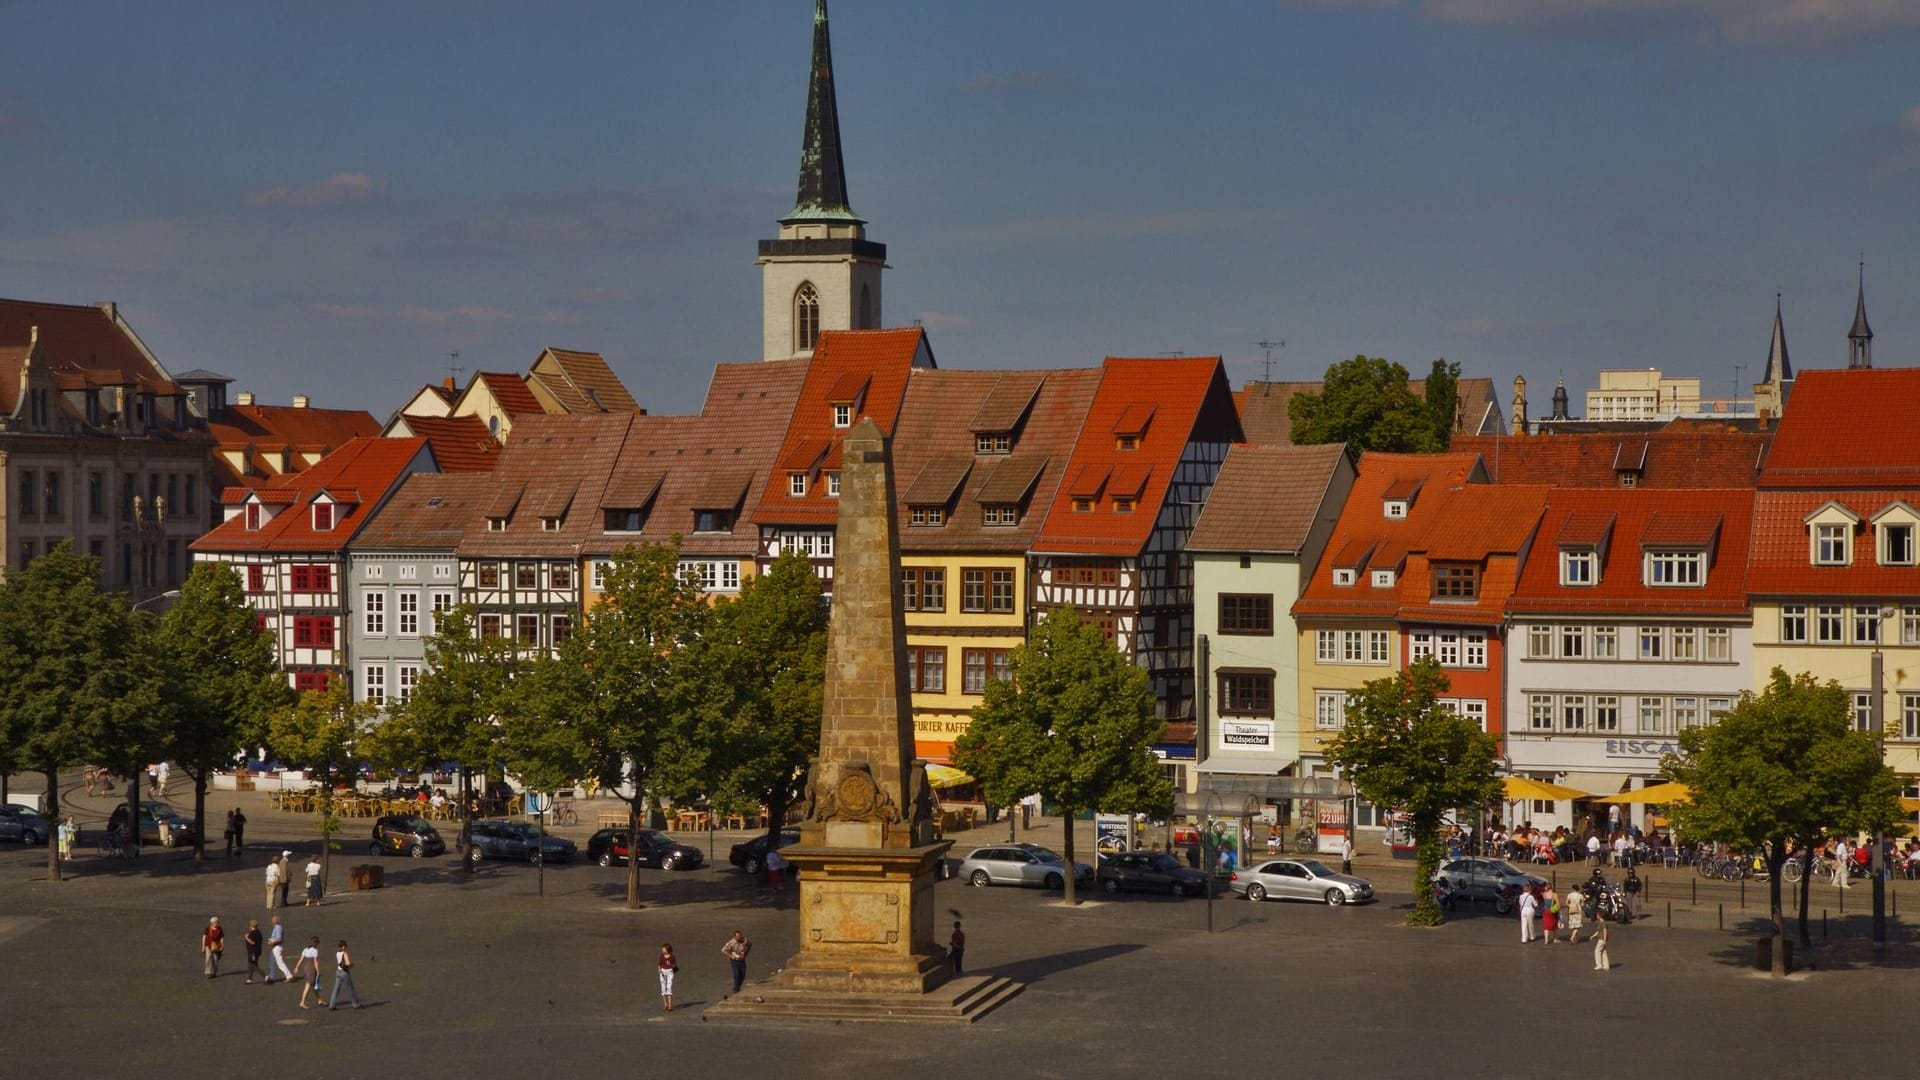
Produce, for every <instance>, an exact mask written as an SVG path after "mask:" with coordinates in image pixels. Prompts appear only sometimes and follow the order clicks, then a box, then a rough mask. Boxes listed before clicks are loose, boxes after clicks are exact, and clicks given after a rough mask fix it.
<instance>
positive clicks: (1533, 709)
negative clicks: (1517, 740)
mask: <svg viewBox="0 0 1920 1080" xmlns="http://www.w3.org/2000/svg"><path fill="white" fill-rule="evenodd" d="M1527 730H1529V731H1552V730H1553V695H1552V694H1528V695H1527Z"/></svg>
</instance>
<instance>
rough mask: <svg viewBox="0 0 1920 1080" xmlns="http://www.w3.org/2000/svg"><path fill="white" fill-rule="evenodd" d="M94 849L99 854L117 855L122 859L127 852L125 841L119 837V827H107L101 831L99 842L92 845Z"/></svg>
mask: <svg viewBox="0 0 1920 1080" xmlns="http://www.w3.org/2000/svg"><path fill="white" fill-rule="evenodd" d="M94 850H96V851H97V852H99V853H100V854H101V855H118V856H120V857H121V858H123V859H124V858H126V857H127V856H128V854H129V852H128V849H127V845H126V841H124V840H122V839H121V837H120V830H119V829H108V830H107V831H106V832H105V833H102V834H101V836H100V842H99V843H98V844H96V845H94Z"/></svg>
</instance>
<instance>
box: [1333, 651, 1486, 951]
mask: <svg viewBox="0 0 1920 1080" xmlns="http://www.w3.org/2000/svg"><path fill="white" fill-rule="evenodd" d="M1448 687H1449V683H1448V682H1447V677H1446V675H1444V674H1442V673H1441V670H1440V665H1439V664H1438V663H1437V662H1435V661H1434V659H1433V658H1432V657H1424V658H1422V659H1420V660H1417V661H1415V662H1414V664H1413V666H1412V667H1409V668H1408V669H1406V670H1405V671H1401V672H1398V673H1396V674H1393V675H1388V676H1386V677H1384V678H1379V679H1374V680H1372V681H1371V682H1367V683H1364V684H1362V685H1361V687H1360V688H1359V689H1358V690H1355V691H1353V692H1352V693H1350V694H1349V695H1348V696H1347V723H1346V726H1345V727H1344V728H1342V729H1341V730H1340V733H1339V734H1338V735H1335V736H1334V738H1333V741H1332V742H1330V743H1328V744H1327V748H1326V755H1327V760H1328V761H1331V762H1333V763H1334V764H1336V765H1338V766H1339V767H1340V770H1341V773H1342V774H1343V775H1345V776H1346V777H1347V779H1349V780H1350V781H1352V783H1353V786H1354V790H1356V791H1358V792H1359V793H1360V794H1361V796H1363V797H1364V798H1365V799H1366V800H1367V801H1368V802H1371V803H1373V804H1374V805H1375V806H1379V807H1383V808H1386V809H1391V810H1395V811H1398V812H1400V813H1403V814H1406V815H1407V817H1408V819H1409V821H1410V824H1411V830H1410V831H1411V832H1412V834H1413V838H1414V843H1415V845H1416V846H1417V848H1418V867H1417V869H1416V870H1415V872H1414V881H1415V882H1416V883H1417V884H1419V885H1422V886H1423V885H1424V883H1425V882H1427V881H1428V880H1429V879H1431V878H1432V877H1433V872H1434V869H1435V868H1436V867H1438V866H1439V863H1440V826H1441V823H1442V822H1443V821H1444V820H1445V818H1446V815H1447V813H1448V812H1449V811H1452V810H1455V809H1462V808H1468V807H1479V806H1486V805H1488V804H1490V803H1492V802H1494V801H1495V800H1496V799H1498V798H1499V793H1500V781H1499V777H1498V775H1497V774H1496V773H1495V771H1494V760H1495V758H1496V757H1497V756H1498V754H1499V746H1500V744H1499V741H1498V740H1497V739H1495V738H1494V737H1493V736H1492V735H1489V734H1487V733H1486V732H1484V731H1481V730H1480V725H1479V724H1476V723H1474V722H1473V721H1471V720H1468V719H1466V718H1465V717H1462V716H1461V715H1459V714H1458V713H1457V712H1455V711H1454V710H1453V709H1452V707H1450V706H1447V705H1442V704H1441V703H1440V698H1441V697H1442V696H1443V695H1445V694H1446V692H1447V690H1448ZM1413 895H1414V904H1413V911H1412V912H1411V913H1410V914H1408V916H1407V922H1408V923H1409V924H1412V925H1416V926H1431V925H1433V924H1435V923H1437V922H1439V921H1440V908H1439V905H1438V904H1436V903H1435V902H1434V898H1433V893H1432V891H1431V890H1429V889H1427V888H1424V887H1417V888H1415V889H1414V894H1413Z"/></svg>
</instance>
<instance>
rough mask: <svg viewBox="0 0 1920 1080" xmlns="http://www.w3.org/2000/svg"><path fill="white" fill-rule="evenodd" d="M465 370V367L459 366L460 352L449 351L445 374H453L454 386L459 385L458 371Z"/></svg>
mask: <svg viewBox="0 0 1920 1080" xmlns="http://www.w3.org/2000/svg"><path fill="white" fill-rule="evenodd" d="M465 370H467V369H466V368H463V367H461V366H460V354H459V353H458V352H450V353H448V354H447V374H449V375H451V376H453V384H454V385H455V386H458V385H460V373H461V372H463V371H465Z"/></svg>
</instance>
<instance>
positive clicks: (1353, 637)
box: [1340, 630, 1366, 664]
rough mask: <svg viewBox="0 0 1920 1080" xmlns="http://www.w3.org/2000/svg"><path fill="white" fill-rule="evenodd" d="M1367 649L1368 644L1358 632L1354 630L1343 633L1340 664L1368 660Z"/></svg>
mask: <svg viewBox="0 0 1920 1080" xmlns="http://www.w3.org/2000/svg"><path fill="white" fill-rule="evenodd" d="M1365 648H1366V642H1365V641H1364V640H1363V639H1362V638H1361V637H1360V635H1359V634H1358V633H1357V632H1355V631H1352V630H1348V631H1345V632H1343V633H1342V634H1341V635H1340V662H1341V663H1343V664H1358V663H1361V662H1363V661H1364V660H1365V659H1366V653H1365V651H1364V650H1365Z"/></svg>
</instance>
